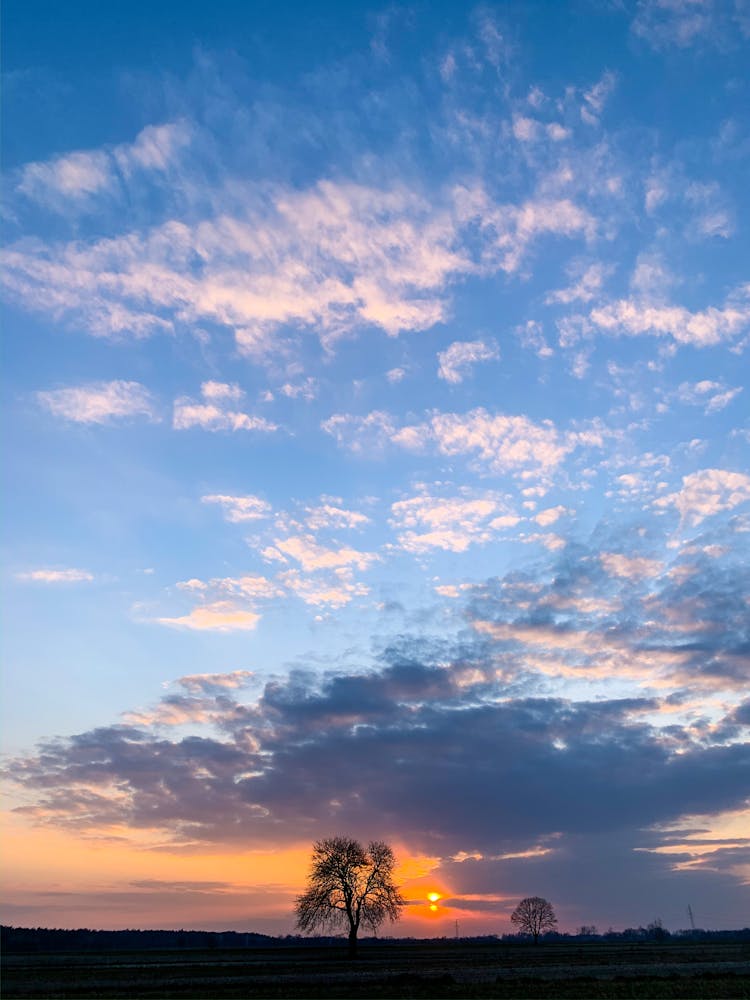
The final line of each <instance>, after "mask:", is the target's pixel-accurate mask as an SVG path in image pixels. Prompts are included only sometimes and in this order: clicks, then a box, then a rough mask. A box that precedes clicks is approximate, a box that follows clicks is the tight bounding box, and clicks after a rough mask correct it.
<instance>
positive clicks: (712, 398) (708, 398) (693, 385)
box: [677, 379, 742, 415]
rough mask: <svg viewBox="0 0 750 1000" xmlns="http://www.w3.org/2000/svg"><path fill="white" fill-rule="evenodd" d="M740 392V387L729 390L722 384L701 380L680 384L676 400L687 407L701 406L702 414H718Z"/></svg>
mask: <svg viewBox="0 0 750 1000" xmlns="http://www.w3.org/2000/svg"><path fill="white" fill-rule="evenodd" d="M741 392H742V386H736V387H734V388H730V387H729V386H727V385H726V384H725V383H724V382H715V381H712V380H711V379H702V380H701V381H700V382H681V383H680V385H679V387H678V389H677V398H678V399H679V401H680V402H681V403H687V404H688V405H689V406H702V407H703V412H704V413H705V414H706V415H708V414H710V413H718V412H719V410H723V409H724V407H725V406H728V405H729V404H730V403H731V402H732V400H733V399H735V398H736V397H737V396H739V394H740V393H741Z"/></svg>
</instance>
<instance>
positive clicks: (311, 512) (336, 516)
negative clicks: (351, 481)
mask: <svg viewBox="0 0 750 1000" xmlns="http://www.w3.org/2000/svg"><path fill="white" fill-rule="evenodd" d="M340 502H341V501H338V503H336V502H330V501H328V502H325V503H321V504H319V505H318V506H317V507H307V508H306V510H305V513H306V521H307V526H308V527H309V528H310V529H311V530H312V531H320V530H323V529H331V528H334V529H335V528H363V527H364V526H365V525H366V524H370V523H371V522H370V518H369V517H367V515H366V514H362V513H361V512H360V511H356V510H348V509H347V508H345V507H341V506H339V504H340Z"/></svg>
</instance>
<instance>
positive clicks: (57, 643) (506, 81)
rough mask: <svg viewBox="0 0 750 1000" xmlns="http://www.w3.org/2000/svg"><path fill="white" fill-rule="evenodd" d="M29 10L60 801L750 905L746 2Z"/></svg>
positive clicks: (43, 619)
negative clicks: (369, 842)
mask: <svg viewBox="0 0 750 1000" xmlns="http://www.w3.org/2000/svg"><path fill="white" fill-rule="evenodd" d="M4 22H5V23H4V54H3V61H4V94H5V97H4V119H5V135H4V161H5V185H4V191H5V199H4V208H3V215H4V230H5V249H4V251H3V277H2V287H3V298H4V322H5V330H6V336H5V347H4V364H3V372H2V379H3V389H4V398H5V406H6V423H5V455H6V470H7V471H6V483H7V486H8V489H7V491H6V502H5V518H4V521H5V533H4V559H3V564H4V566H5V571H4V576H5V579H4V587H5V597H4V609H5V613H4V619H5V632H6V638H5V660H6V669H5V675H4V681H3V685H4V695H3V714H4V730H5V734H6V735H5V750H6V753H7V755H8V758H7V759H8V760H9V761H11V763H10V765H9V767H8V774H9V777H10V778H11V779H12V780H13V781H15V783H16V790H15V791H14V792H13V795H14V796H16V798H14V800H13V801H14V803H15V804H16V805H18V806H19V807H20V809H21V811H20V812H15V813H12V814H11V819H10V822H11V826H12V828H13V829H17V828H18V827H17V824H19V823H21V824H28V825H29V829H31V826H32V825H33V824H36V827H35V829H42V830H47V831H50V830H51V831H58V832H59V831H63V832H66V835H70V836H74V837H76V838H84V840H85V842H87V843H88V842H91V843H105V842H106V843H110V844H111V843H113V841H112V837H114V836H115V833H113V831H114V830H115V829H116V831H117V833H116V836H117V837H119V838H121V840H122V842H129V843H131V842H132V843H136V844H138V845H141V847H142V845H143V843H147V846H148V845H150V846H151V847H153V846H155V845H158V847H159V849H160V850H172V851H173V852H174V856H175V858H180V857H182V858H184V857H186V856H187V855H190V852H193V854H194V855H195V856H196V857H198V856H201V855H202V854H205V853H206V851H213V852H214V853H216V852H219V853H221V851H227V852H229V853H228V854H227V857H229V856H230V855H231V856H232V857H235V855H236V854H237V852H238V851H241V849H242V846H241V845H245V846H244V849H246V850H257V851H260V850H263V851H275V852H278V851H284V850H288V851H293V850H294V851H301V850H302V849H303V847H304V846H305V845H306V844H308V845H309V843H310V842H311V840H313V839H315V838H316V837H318V836H327V835H329V834H331V833H338V832H351V833H354V834H356V835H361V836H363V837H368V836H378V837H384V838H386V839H389V840H391V841H393V842H394V843H396V844H397V846H398V847H399V848H400V849H401V852H402V854H404V855H405V856H408V857H410V858H421V859H422V861H421V862H420V863H421V864H422V869H420V871H421V872H422V874H421V875H420V876H419V878H424V879H429V878H432V879H433V881H434V882H436V883H439V884H440V886H441V888H442V890H443V891H444V895H445V896H446V898H448V899H449V900H452V903H450V902H449V903H446V906H452V907H453V909H454V910H455V911H456V912H458V911H459V910H460V912H461V914H463V915H464V917H465V919H467V920H469V921H474V923H473V925H472V926H475V927H476V928H478V929H484V930H488V931H493V930H498V929H499V930H503V929H507V928H506V927H505V924H506V923H507V917H508V915H509V913H510V912H511V910H512V908H513V905H514V900H517V897H518V895H519V894H521V895H524V894H529V893H538V894H541V895H545V896H548V897H550V898H553V899H555V900H556V902H557V904H558V906H560V907H564V914H565V920H566V921H567V923H568V925H569V926H574V925H575V921H576V920H579V922H586V923H591V922H600V923H602V924H607V925H609V924H614V925H617V924H618V923H620V924H624V923H628V922H630V923H638V922H642V923H646V922H648V921H649V920H650V919H653V918H654V917H655V916H656V915H657V914H656V913H655V912H651V910H650V909H649V910H648V911H647V912H643V913H642V914H641V913H640V912H639V909H638V907H639V906H640V907H641V908H644V907H651V908H654V907H657V906H662V908H663V909H664V912H663V913H661V914H659V915H661V916H662V917H664V919H665V923H668V924H669V923H671V924H672V925H673V926H679V925H680V921H682V923H683V924H684V920H685V916H684V912H685V906H686V905H687V902H692V904H693V906H694V909H696V910H699V901H700V910H699V912H701V910H702V911H703V912H704V913H706V914H707V915H706V917H705V921H706V923H707V924H709V923H711V924H712V925H713V926H728V925H733V924H737V923H739V922H741V920H742V919H743V917H742V915H743V914H746V913H747V902H748V897H747V880H748V877H749V875H750V868H748V844H749V843H750V841H749V840H748V838H747V837H746V836H743V835H742V831H743V830H744V833H745V834H746V832H747V809H748V800H747V793H748V783H747V766H748V743H747V737H748V733H747V727H748V723H750V714H749V713H750V703H749V702H748V700H747V690H748V659H747V651H748V621H749V620H750V614H749V610H750V609H749V608H748V598H747V595H748V592H749V591H748V579H747V573H748V568H747V567H748V561H747V545H748V543H747V538H748V531H750V520H749V519H748V518H749V515H750V506H749V501H750V474H748V448H749V445H750V423H749V422H748V417H747V413H748V409H747V385H746V383H747V360H746V359H747V347H748V342H749V337H750V283H749V280H750V279H749V277H748V272H747V260H748V256H749V255H748V250H749V249H750V248H749V247H748V225H749V223H750V218H749V213H748V198H747V190H746V187H747V185H746V178H747V166H748V158H749V157H750V126H749V125H748V120H747V106H748V78H747V71H746V64H747V56H748V43H749V41H750V9H749V8H748V6H747V4H746V3H745V2H744V0H735V2H729V0H727V2H719V0H715V2H711V0H640V2H635V3H628V2H622V3H615V2H612V3H605V2H601V3H594V2H589V0H586V2H584V0H581V2H569V3H560V4H545V3H539V4H530V3H524V4H513V3H503V4H486V5H479V6H477V7H474V8H471V7H469V6H467V5H464V4H460V3H445V4H440V5H439V7H438V6H437V5H411V6H406V5H391V6H387V7H381V8H378V7H376V6H373V7H368V6H365V5H360V4H334V3H321V4H316V5H307V4H301V5H296V4H286V5H283V4H264V3H254V4H252V5H246V4H232V3H218V4H213V5H211V6H210V8H207V7H206V6H205V5H198V4H196V5H184V4H183V5H180V6H179V7H178V6H177V5H172V4H169V3H167V4H162V5H159V7H158V10H157V11H153V10H151V9H147V8H146V6H145V5H143V6H140V5H137V4H129V5H124V4H114V5H108V6H107V8H106V10H104V9H102V8H101V7H100V6H99V5H95V4H86V3H79V4H76V5H74V7H73V9H72V10H71V9H68V8H65V9H63V8H60V7H59V5H52V4H47V3H34V2H32V3H27V4H23V5H22V4H18V3H17V4H10V5H9V6H8V8H7V9H6V11H5V14H4ZM35 746H37V749H35ZM39 746H42V747H43V749H42V750H39V749H38V747H39ZM147 774H148V775H152V776H153V775H154V774H160V778H159V782H158V785H154V784H153V783H152V780H151V779H150V778H149V779H148V780H147V779H146V777H144V776H145V775H147ZM592 796H593V801H592ZM71 831H72V832H71ZM61 835H62V834H61ZM165 845H171V847H165ZM232 852H234V853H232ZM425 859H431V860H429V863H428V861H426V860H425ZM592 859H596V865H598V866H599V869H598V870H599V872H600V875H599V880H598V881H597V879H593V880H592V887H591V888H587V889H586V892H585V893H584V891H583V890H582V889H581V888H580V879H579V878H578V877H576V878H572V879H571V877H570V873H571V872H574V871H578V869H579V867H580V868H585V866H586V864H592V865H594V861H593V860H592ZM108 863H109V862H108ZM111 863H112V864H116V862H114V861H113V862H111ZM143 863H144V864H146V862H143ZM176 863H177V862H175V864H176ZM185 863H186V864H187V862H185ZM102 864H104V862H103V863H102ZM105 867H106V866H105ZM176 870H177V869H175V871H176ZM102 871H104V868H103V869H102ZM612 871H620V872H622V876H621V879H620V881H619V883H618V884H617V885H613V884H610V883H611V882H612V881H613V877H612V874H611V873H612ZM134 872H135V875H136V876H137V874H138V871H137V870H136V869H134ZM412 874H413V873H412ZM414 877H417V876H414ZM184 881H185V877H184V876H183V877H182V881H180V880H179V879H177V876H175V880H173V882H172V883H170V885H171V888H170V886H167V885H166V883H165V884H164V885H162V886H160V890H159V891H160V892H163V893H164V894H165V895H164V907H165V909H164V911H163V912H164V917H163V919H170V914H171V913H174V914H175V916H174V920H178V918H179V913H180V910H179V905H178V902H174V900H179V898H180V892H182V891H184V888H183V889H182V890H180V889H179V888H177V889H176V888H175V886H179V885H182V884H183V883H184ZM105 882H106V879H105ZM142 882H143V878H141V879H140V880H139V879H138V878H136V879H135V881H133V882H132V884H131V885H130V888H129V889H127V891H128V892H131V893H132V894H133V900H132V905H133V907H134V909H133V911H132V912H133V914H141V915H142V914H146V913H148V912H150V911H149V910H148V907H147V905H146V903H145V902H144V901H143V896H142V894H143V892H144V891H146V890H144V888H143V885H141V884H140V883H142ZM214 882H215V879H214ZM477 882H478V883H481V885H483V886H485V890H484V891H483V892H481V891H480V890H479V889H478V888H477V886H476V884H475V883H477ZM614 882H617V879H614ZM136 883H138V884H136ZM230 883H231V885H232V886H236V885H238V884H239V883H238V882H237V880H236V879H235V878H234V876H233V878H232V879H230V880H229V881H228V882H227V884H228V885H229V884H230ZM96 884H97V886H98V887H99V888H98V889H97V888H91V887H90V886H89V887H88V888H86V892H85V893H84V890H83V888H81V887H80V886H79V887H78V888H77V889H69V890H66V891H70V892H78V893H79V895H80V896H81V898H83V896H84V895H85V898H86V906H91V907H92V909H91V910H90V911H89V910H87V911H86V912H87V913H88V914H89V915H90V919H91V921H92V922H95V921H96V920H97V919H98V920H99V922H100V923H102V922H106V920H107V919H109V918H108V917H107V915H106V914H107V905H108V904H107V900H110V902H111V900H112V899H113V898H114V897H113V896H112V893H115V894H117V893H120V894H121V893H122V892H123V891H125V890H124V889H123V886H122V885H120V884H119V883H117V881H116V880H114V881H111V880H110V882H107V883H106V886H105V885H104V883H103V882H102V881H101V879H100V880H99V882H97V883H96ZM191 884H193V885H198V882H196V881H195V880H194V881H193V883H191ZM202 884H203V883H202ZM211 884H213V882H212V883H211ZM149 885H150V889H149V890H148V891H151V892H153V890H154V886H153V885H151V884H150V883H149ZM208 885H209V882H208V881H206V882H205V884H203V888H202V889H201V888H200V887H199V888H198V889H195V890H194V891H195V892H196V893H199V894H200V897H201V900H203V901H204V902H205V901H206V900H209V901H210V904H211V906H212V907H214V906H216V907H218V909H216V912H214V910H213V909H212V910H211V914H212V915H211V917H210V919H209V916H207V915H204V916H203V917H196V920H198V921H199V922H200V920H202V921H203V924H204V925H207V922H208V923H210V920H214V919H215V921H216V922H217V925H222V923H221V922H222V920H223V921H224V924H227V922H231V921H235V923H236V922H238V921H239V923H240V924H242V926H244V924H245V923H247V921H248V920H250V921H251V922H252V921H254V922H255V924H254V925H255V926H256V927H257V928H258V929H263V928H264V927H265V928H268V929H272V930H273V929H284V930H286V929H288V928H287V927H286V924H285V923H284V921H285V920H286V923H288V922H289V919H290V918H289V917H288V915H287V916H284V913H285V912H286V911H285V910H284V907H285V906H286V907H287V909H288V905H287V904H288V899H287V898H286V897H285V896H284V892H287V896H289V893H291V894H292V896H293V892H294V887H287V889H285V890H284V891H281V895H280V896H278V898H277V896H275V895H273V893H271V896H269V897H268V902H267V904H263V903H262V902H259V903H258V904H257V906H256V908H255V910H254V911H253V912H252V913H251V914H250V915H244V916H243V917H242V918H240V917H239V916H237V913H236V912H235V910H233V909H231V907H230V908H229V909H225V910H222V909H221V899H219V901H218V902H217V901H216V899H215V898H214V896H212V894H211V890H210V889H209V888H207V886H208ZM597 885H599V888H598V889H597V888H596V886H597ZM654 885H658V887H659V889H658V892H654V890H653V887H654ZM102 886H104V887H102ZM256 887H257V885H256ZM10 888H11V891H12V893H13V894H14V895H13V900H14V902H13V904H12V905H13V906H17V907H19V909H17V910H14V911H13V914H15V916H14V919H15V922H16V923H22V922H24V920H27V921H28V920H32V919H33V920H34V922H35V923H44V922H45V918H46V920H47V921H50V922H51V921H55V922H56V923H57V924H58V925H59V920H60V915H59V913H56V912H55V910H54V908H52V909H50V906H51V905H52V904H50V902H49V900H47V899H46V898H44V887H43V885H41V884H40V885H35V886H32V885H31V883H30V882H29V883H24V882H23V879H22V878H20V877H19V879H18V880H17V881H16V882H15V883H13V885H12V886H11V887H10ZM245 888H247V887H245ZM527 889H528V892H527V891H526V890H527ZM222 891H223V890H222ZM227 891H229V890H227ZM170 892H171V893H173V894H176V895H174V900H173V902H172V903H171V902H170V900H172V899H173V897H172V896H170ZM269 892H271V890H269ZM274 892H276V890H274ZM639 893H640V895H639ZM649 893H651V895H649ZM618 894H619V895H618ZM271 897H273V898H271ZM480 897H481V898H480ZM118 898H119V897H118ZM289 898H291V897H289ZM613 899H619V903H616V902H613ZM82 905H83V904H82ZM206 905H208V904H206ZM170 906H172V907H173V908H172V909H170ZM264 906H265V909H264ZM97 907H99V909H97ZM139 907H141V908H140V909H139ZM196 912H198V911H196ZM200 912H203V911H200ZM451 912H452V911H451ZM13 914H12V915H13ZM97 914H98V916H97ZM449 915H450V914H449ZM140 919H141V920H142V921H143V920H147V919H148V917H145V916H141V918H140ZM243 921H244V923H243ZM227 925H228V924H227ZM261 925H262V926H261ZM222 926H223V925H222Z"/></svg>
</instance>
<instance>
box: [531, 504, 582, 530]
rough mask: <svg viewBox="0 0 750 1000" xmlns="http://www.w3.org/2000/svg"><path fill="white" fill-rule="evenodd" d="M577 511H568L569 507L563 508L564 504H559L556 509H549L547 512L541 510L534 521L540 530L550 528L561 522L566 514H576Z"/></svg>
mask: <svg viewBox="0 0 750 1000" xmlns="http://www.w3.org/2000/svg"><path fill="white" fill-rule="evenodd" d="M574 513H575V511H571V510H568V508H567V507H563V506H562V504H558V505H557V506H556V507H547V508H546V510H540V511H539V513H538V514H537V515H536V517H535V518H534V520H535V521H536V523H537V524H538V525H539V527H540V528H548V527H549V526H550V525H551V524H554V523H555V521H559V519H560V518H561V517H564V516H565V515H566V514H574Z"/></svg>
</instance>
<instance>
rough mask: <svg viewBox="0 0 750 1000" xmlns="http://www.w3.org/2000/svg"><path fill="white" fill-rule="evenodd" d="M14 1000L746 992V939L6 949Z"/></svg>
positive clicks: (6, 990) (8, 992) (749, 992)
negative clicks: (355, 954) (351, 948)
mask: <svg viewBox="0 0 750 1000" xmlns="http://www.w3.org/2000/svg"><path fill="white" fill-rule="evenodd" d="M2 995H3V997H5V998H8V1000H11V998H16V997H24V998H29V997H40V998H41V997H44V998H48V997H49V998H51V997H127V998H147V997H153V998H156V997H183V998H186V1000H187V998H196V1000H198V998H208V997H211V998H217V1000H218V998H230V997H238V998H239V997H242V998H247V1000H255V998H261V997H269V998H270V997H278V998H280V997H284V998H286V997H289V998H317V997H325V998H327V1000H334V998H338V997H498V998H505V997H508V998H510V997H523V998H537V997H539V998H547V997H549V998H556V997H582V998H588V997H637V998H638V1000H648V998H660V997H669V998H688V997H691V998H692V997H695V998H699V1000H703V998H711V997H727V998H734V997H745V998H750V944H748V943H747V942H717V943H713V942H712V943H710V944H708V943H699V942H674V941H672V942H665V943H662V944H658V943H653V942H638V943H625V942H616V943H607V942H583V943H570V942H555V943H544V944H539V945H538V946H536V947H535V946H533V945H519V944H506V943H503V942H498V943H496V944H470V943H463V942H451V941H444V942H434V941H432V942H424V943H422V942H411V943H398V942H393V943H389V942H383V943H380V944H377V945H371V946H369V945H364V946H363V947H362V949H361V954H360V957H359V958H358V959H357V960H356V962H354V963H352V962H349V961H348V960H347V959H346V958H345V957H344V952H343V948H342V950H339V949H337V948H335V947H320V948H317V947H305V948H300V947H288V948H250V949H247V950H245V949H231V950H229V949H227V950H222V949H216V950H211V951H208V950H207V951H200V950H172V951H118V952H114V951H99V952H91V953H83V952H67V953H56V954H54V953H37V954H26V955H23V954H6V955H5V956H4V957H3V988H2Z"/></svg>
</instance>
